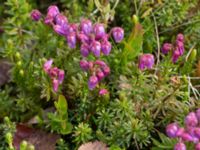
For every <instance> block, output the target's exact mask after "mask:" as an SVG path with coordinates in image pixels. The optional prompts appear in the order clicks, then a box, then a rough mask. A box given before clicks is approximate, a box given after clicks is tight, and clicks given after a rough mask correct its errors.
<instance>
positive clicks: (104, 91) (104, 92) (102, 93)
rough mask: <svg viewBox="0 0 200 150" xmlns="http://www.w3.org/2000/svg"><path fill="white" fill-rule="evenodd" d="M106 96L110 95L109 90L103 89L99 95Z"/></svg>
mask: <svg viewBox="0 0 200 150" xmlns="http://www.w3.org/2000/svg"><path fill="white" fill-rule="evenodd" d="M106 94H108V90H107V89H101V90H100V91H99V95H100V96H103V95H106Z"/></svg>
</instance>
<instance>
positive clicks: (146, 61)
mask: <svg viewBox="0 0 200 150" xmlns="http://www.w3.org/2000/svg"><path fill="white" fill-rule="evenodd" d="M153 65H154V56H153V55H152V54H143V55H141V56H140V57H139V69H140V70H144V69H146V68H147V69H152V68H153Z"/></svg>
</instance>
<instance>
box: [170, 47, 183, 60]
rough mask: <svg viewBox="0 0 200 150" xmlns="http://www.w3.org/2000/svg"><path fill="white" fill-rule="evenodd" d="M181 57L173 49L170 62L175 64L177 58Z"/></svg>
mask: <svg viewBox="0 0 200 150" xmlns="http://www.w3.org/2000/svg"><path fill="white" fill-rule="evenodd" d="M180 56H181V54H180V52H179V50H178V49H175V50H174V52H173V55H172V62H173V63H176V62H177V61H178V58H179V57H180Z"/></svg>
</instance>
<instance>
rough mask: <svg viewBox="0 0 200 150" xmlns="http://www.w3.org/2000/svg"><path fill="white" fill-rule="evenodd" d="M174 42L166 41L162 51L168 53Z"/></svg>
mask: <svg viewBox="0 0 200 150" xmlns="http://www.w3.org/2000/svg"><path fill="white" fill-rule="evenodd" d="M172 47H173V46H172V44H171V43H164V44H163V47H162V49H161V50H162V53H163V54H167V53H168V52H169V51H170V50H171V49H172Z"/></svg>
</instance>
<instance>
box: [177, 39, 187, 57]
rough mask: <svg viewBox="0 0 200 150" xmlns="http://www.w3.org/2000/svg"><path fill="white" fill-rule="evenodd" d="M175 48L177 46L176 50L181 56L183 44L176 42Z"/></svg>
mask: <svg viewBox="0 0 200 150" xmlns="http://www.w3.org/2000/svg"><path fill="white" fill-rule="evenodd" d="M176 46H177V48H178V50H179V52H180V55H183V53H184V50H185V49H184V44H183V42H181V41H177V42H176Z"/></svg>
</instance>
